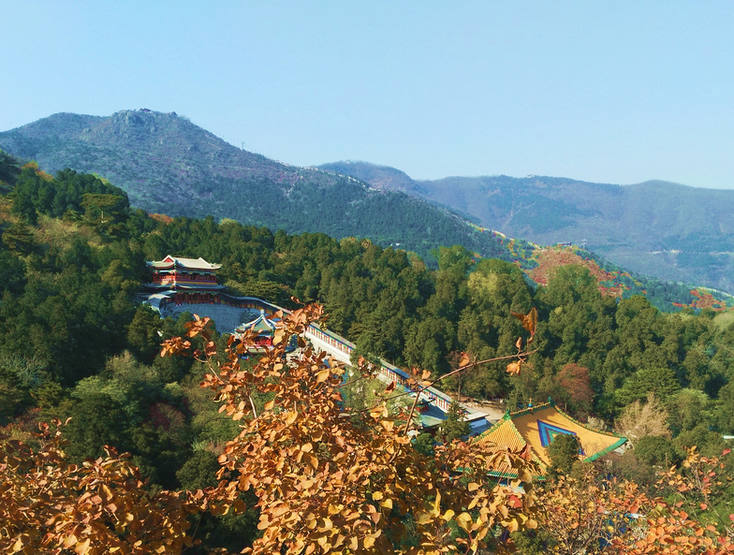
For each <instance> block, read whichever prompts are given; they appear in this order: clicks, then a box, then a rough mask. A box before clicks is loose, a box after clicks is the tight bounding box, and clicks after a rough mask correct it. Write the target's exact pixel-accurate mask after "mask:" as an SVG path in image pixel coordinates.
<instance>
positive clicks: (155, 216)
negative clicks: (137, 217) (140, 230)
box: [148, 213, 173, 225]
mask: <svg viewBox="0 0 734 555" xmlns="http://www.w3.org/2000/svg"><path fill="white" fill-rule="evenodd" d="M148 217H149V218H150V219H152V220H155V221H156V222H161V223H162V224H166V225H168V224H170V223H171V222H172V221H173V218H172V217H171V216H166V215H165V214H155V213H153V214H148Z"/></svg>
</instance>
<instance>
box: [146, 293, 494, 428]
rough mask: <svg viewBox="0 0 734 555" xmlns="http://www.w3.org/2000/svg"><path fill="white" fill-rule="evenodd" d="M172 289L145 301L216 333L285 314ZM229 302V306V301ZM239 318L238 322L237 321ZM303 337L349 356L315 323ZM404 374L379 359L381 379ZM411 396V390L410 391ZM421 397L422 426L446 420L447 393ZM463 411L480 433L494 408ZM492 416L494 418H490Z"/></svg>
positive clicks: (249, 301) (348, 348)
mask: <svg viewBox="0 0 734 555" xmlns="http://www.w3.org/2000/svg"><path fill="white" fill-rule="evenodd" d="M173 293H174V292H173V291H171V292H166V293H163V294H156V295H151V296H150V297H149V299H148V302H149V304H150V305H151V306H152V307H153V308H154V309H155V310H157V311H158V312H159V313H160V314H161V316H168V315H175V314H180V313H181V312H184V311H189V312H191V313H196V314H199V315H200V316H210V317H211V318H212V320H214V323H215V325H216V326H217V329H218V331H219V332H220V333H227V332H230V331H232V330H234V329H235V328H236V327H237V326H238V325H239V324H240V323H241V322H243V321H248V319H247V318H244V319H243V317H244V316H245V314H247V315H250V314H251V313H253V312H259V311H260V310H264V311H265V312H266V313H267V314H269V315H272V314H274V313H275V312H278V311H282V312H284V313H288V312H289V311H288V310H287V309H284V308H282V307H279V306H277V305H274V304H272V303H270V302H268V301H265V300H263V299H259V298H257V297H230V296H226V297H225V296H222V298H226V299H227V301H226V302H225V303H221V304H207V303H185V304H182V303H178V304H176V303H175V301H174V295H173ZM230 302H231V303H232V304H231V305H230V304H229V303H230ZM237 320H239V321H237ZM305 336H306V337H307V338H308V339H309V340H310V341H311V343H312V344H313V345H314V347H316V348H317V349H321V350H322V351H324V352H326V353H328V354H329V355H330V356H332V357H333V358H335V359H336V360H338V361H340V362H343V363H344V364H350V356H351V354H352V351H353V350H354V348H355V345H354V343H352V342H351V341H349V340H347V339H345V338H343V337H341V336H340V335H338V334H336V333H334V332H333V331H331V330H327V329H324V328H321V327H320V326H318V325H317V324H311V326H309V328H308V330H307V331H306V333H305ZM408 377H409V376H408V374H407V373H406V372H404V371H403V370H401V369H400V368H398V367H397V366H395V365H393V364H390V363H389V362H388V361H386V360H383V359H380V371H379V373H378V378H379V379H380V380H382V381H383V382H386V383H390V382H395V383H396V385H397V386H400V387H406V383H407V380H408ZM411 395H415V393H411ZM420 396H421V400H422V401H424V402H425V405H426V410H424V411H423V412H422V415H421V420H422V421H423V423H424V425H425V426H428V427H430V426H434V425H436V424H439V423H440V422H441V421H442V420H445V419H446V413H447V412H448V410H449V407H450V406H451V403H452V402H453V399H452V397H451V396H450V395H447V394H446V393H444V392H443V391H441V390H439V389H436V388H435V387H429V388H428V389H426V390H424V391H423V392H421V394H420ZM460 405H461V407H462V409H464V411H465V420H466V421H468V422H469V425H470V428H471V433H472V435H474V434H478V433H481V432H482V431H484V430H485V429H487V428H488V427H489V425H490V420H489V419H492V422H493V421H494V420H496V415H495V414H494V412H495V411H492V410H483V409H482V408H481V407H478V406H477V405H473V406H470V405H467V404H464V403H460ZM493 417H494V418H493Z"/></svg>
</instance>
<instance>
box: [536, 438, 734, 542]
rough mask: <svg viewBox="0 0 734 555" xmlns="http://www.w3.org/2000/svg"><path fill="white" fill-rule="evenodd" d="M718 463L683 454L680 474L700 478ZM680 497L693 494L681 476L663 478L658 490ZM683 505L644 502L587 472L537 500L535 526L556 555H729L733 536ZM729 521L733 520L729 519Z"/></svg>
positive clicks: (632, 487)
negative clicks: (697, 470)
mask: <svg viewBox="0 0 734 555" xmlns="http://www.w3.org/2000/svg"><path fill="white" fill-rule="evenodd" d="M712 464H713V465H714V466H717V465H718V464H719V461H718V459H717V460H715V461H714V460H712V459H705V460H702V458H701V457H698V456H697V455H696V454H695V452H692V453H690V454H689V457H688V459H686V461H685V462H684V463H683V468H687V467H688V466H690V465H703V466H705V467H706V469H707V470H706V471H705V472H704V474H708V473H709V472H710V468H711V465H712ZM663 483H664V484H666V485H668V484H672V485H673V486H674V487H675V488H676V489H678V490H679V492H680V493H681V494H684V493H686V492H691V491H692V489H694V488H693V486H692V483H691V481H690V477H689V475H688V474H687V473H686V472H681V471H679V470H676V469H671V470H670V471H668V472H666V473H663V475H662V476H661V482H660V484H659V485H662V484H663ZM683 505H684V502H683V501H679V502H677V503H670V502H668V501H665V500H664V499H663V498H660V497H649V496H648V495H647V494H645V493H644V492H642V491H640V489H639V488H638V486H637V485H636V484H634V483H632V482H629V481H622V482H617V481H614V480H608V479H603V478H600V476H599V475H598V474H596V473H595V471H594V470H593V468H592V467H587V472H586V473H585V475H584V476H583V477H581V478H571V477H564V476H562V477H560V478H559V479H558V480H557V481H556V482H554V483H553V484H551V485H550V486H549V487H547V488H546V489H545V490H544V491H542V492H540V493H539V494H538V507H539V511H538V521H539V524H540V526H541V527H542V528H543V529H544V530H545V531H546V532H548V533H549V537H550V539H551V541H552V542H554V543H555V546H554V551H555V552H557V553H602V552H604V553H619V554H633V555H642V554H645V553H669V554H675V553H710V554H714V553H716V554H719V553H721V554H723V553H733V552H734V530H732V528H731V527H730V526H727V525H726V523H725V522H724V520H723V519H722V520H721V521H720V525H719V527H718V528H717V527H716V526H713V525H711V524H704V523H702V522H700V521H699V520H697V519H696V518H694V517H692V516H691V515H690V514H689V512H686V510H684V506H683ZM733 516H734V515H733Z"/></svg>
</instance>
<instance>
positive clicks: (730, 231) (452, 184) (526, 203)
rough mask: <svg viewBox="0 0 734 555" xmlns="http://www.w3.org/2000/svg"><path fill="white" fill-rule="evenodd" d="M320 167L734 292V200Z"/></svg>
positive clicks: (659, 189)
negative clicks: (416, 177) (415, 177)
mask: <svg viewBox="0 0 734 555" xmlns="http://www.w3.org/2000/svg"><path fill="white" fill-rule="evenodd" d="M321 168H322V169H327V170H329V171H333V172H335V173H338V174H343V175H352V176H355V177H358V178H359V179H362V180H364V181H367V182H368V183H373V184H374V185H375V186H379V187H380V188H381V189H382V190H398V191H402V192H405V193H407V194H410V195H413V196H415V197H418V198H422V199H425V200H428V201H431V202H434V203H437V204H441V205H444V206H447V207H450V208H451V209H453V210H455V211H457V212H459V213H461V214H463V215H466V216H467V217H469V218H471V219H473V220H474V221H476V222H477V223H479V224H481V225H484V226H487V227H490V228H492V229H497V230H502V231H503V232H505V233H507V234H509V235H513V236H519V237H524V238H526V239H528V240H531V241H535V242H537V243H541V244H554V243H558V242H563V243H565V242H570V243H574V244H579V245H583V246H585V247H586V248H588V249H589V250H591V251H593V252H596V253H599V254H600V255H602V256H604V257H605V258H607V259H608V260H610V261H612V262H614V263H616V264H619V265H621V266H624V267H626V268H628V269H630V270H632V271H635V272H639V273H644V274H648V275H653V276H656V277H658V278H661V279H668V280H674V281H685V282H694V283H700V284H704V285H707V286H709V287H713V288H717V289H722V290H726V291H729V292H732V291H734V219H732V214H734V191H730V190H713V189H699V188H694V187H687V186H684V185H679V184H675V183H669V182H665V181H647V182H645V183H640V184H637V185H625V186H622V185H613V184H607V183H589V182H585V181H578V180H574V179H569V178H559V177H544V176H530V177H524V178H515V177H508V176H505V175H499V176H485V177H447V178H444V179H439V180H433V181H419V180H412V179H410V178H409V177H408V176H407V175H406V174H405V173H404V172H401V171H400V170H397V169H395V168H389V167H385V166H376V165H373V164H369V163H366V162H335V163H331V164H325V165H324V166H321ZM406 178H407V179H406Z"/></svg>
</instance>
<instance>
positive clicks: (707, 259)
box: [0, 110, 734, 292]
mask: <svg viewBox="0 0 734 555" xmlns="http://www.w3.org/2000/svg"><path fill="white" fill-rule="evenodd" d="M0 148H2V149H3V150H5V151H7V152H9V153H11V154H14V155H16V156H20V157H22V158H25V159H34V160H37V161H38V162H39V164H40V165H41V166H42V167H43V168H44V169H46V170H48V171H57V170H59V169H63V168H65V167H71V168H73V169H75V170H78V171H83V172H94V173H97V174H99V175H102V176H104V177H106V178H108V179H109V180H110V181H112V182H113V183H114V184H116V185H118V186H120V187H122V188H123V189H125V190H126V191H127V192H128V194H129V196H130V200H131V202H132V204H133V205H136V206H139V207H141V208H144V209H145V210H148V211H151V212H162V213H166V214H169V215H172V216H176V215H185V216H191V217H199V216H206V215H208V214H211V215H213V216H215V217H217V218H222V217H229V218H233V219H237V220H240V221H242V222H245V223H250V224H256V225H266V226H268V227H271V228H281V229H285V230H287V231H289V232H303V231H320V232H324V233H328V234H330V235H333V236H336V237H343V236H347V235H356V236H367V237H371V238H373V239H374V240H376V241H379V242H381V243H383V244H390V243H400V246H401V247H402V248H407V249H410V250H415V251H417V252H419V253H420V254H422V255H425V254H427V253H428V252H429V251H430V249H432V248H435V247H436V246H437V245H440V244H444V245H446V244H455V243H457V244H463V245H464V246H466V247H467V248H469V249H471V250H474V251H477V252H479V253H481V254H482V255H485V256H499V257H503V258H507V257H508V255H507V251H506V248H505V246H503V245H500V244H498V243H497V240H496V238H495V237H493V236H491V235H489V234H483V233H480V232H478V231H477V230H476V229H474V228H472V227H471V226H469V225H468V224H467V223H466V222H464V221H463V220H462V218H460V217H457V215H456V214H454V213H452V212H451V211H449V210H447V209H446V208H444V206H446V207H449V208H450V209H451V210H453V211H455V212H458V213H459V214H463V215H466V217H468V218H469V219H471V220H473V221H474V222H477V223H480V224H481V225H483V226H486V227H488V228H491V229H495V230H499V231H502V232H504V233H507V234H508V235H511V236H515V237H518V238H523V239H529V240H532V241H536V242H538V243H541V244H552V243H555V242H573V243H576V244H585V245H586V246H587V247H588V248H589V249H590V250H592V251H595V252H597V253H599V254H601V255H603V256H605V257H606V258H608V259H609V260H611V261H613V262H615V263H617V264H619V265H622V266H625V267H627V268H629V269H631V270H633V271H637V272H641V273H646V274H650V275H654V276H657V277H661V278H664V279H671V280H679V281H687V282H691V283H695V284H700V285H708V286H710V287H715V288H719V289H722V290H726V291H730V292H731V291H734V255H733V254H732V253H733V252H734V220H732V218H731V215H732V214H734V191H726V190H706V189H695V188H691V187H685V186H682V185H675V184H671V183H663V182H647V183H643V184H639V185H631V186H619V185H611V184H598V183H587V182H581V181H576V180H573V179H568V178H556V177H538V176H533V177H526V178H513V177H507V176H489V177H471V178H467V177H449V178H445V179H441V180H435V181H417V180H413V179H411V178H410V177H409V176H408V175H406V174H405V173H403V172H401V171H400V170H397V169H395V168H389V167H384V166H376V165H373V164H368V163H363V162H338V163H333V164H326V165H324V166H321V167H320V168H300V167H295V166H289V165H286V164H282V163H279V162H275V161H273V160H269V159H267V158H265V157H264V156H261V155H258V154H253V153H250V152H247V151H245V150H241V149H239V148H236V147H234V146H232V145H230V144H228V143H226V142H225V141H223V140H221V139H219V138H218V137H216V136H215V135H213V134H212V133H210V132H208V131H206V130H204V129H202V128H200V127H198V126H196V125H194V124H192V123H191V122H190V121H188V120H187V119H186V118H183V117H181V116H178V115H176V114H175V113H168V114H164V113H159V112H152V111H149V110H124V111H121V112H117V113H115V114H113V115H112V116H108V117H99V116H88V115H77V114H68V113H60V114H55V115H52V116H50V117H48V118H44V119H41V120H38V121H36V122H34V123H31V124H28V125H25V126H22V127H19V128H17V129H13V130H10V131H5V132H2V133H0Z"/></svg>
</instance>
